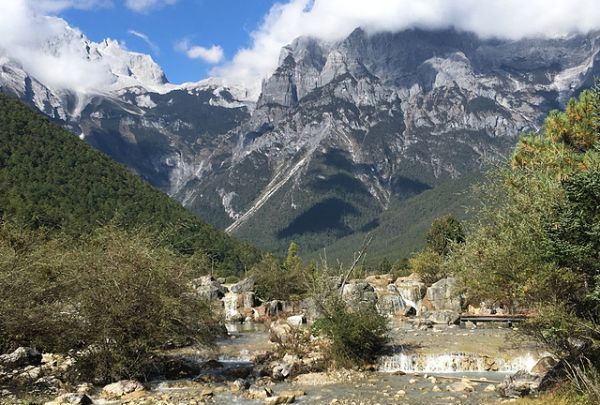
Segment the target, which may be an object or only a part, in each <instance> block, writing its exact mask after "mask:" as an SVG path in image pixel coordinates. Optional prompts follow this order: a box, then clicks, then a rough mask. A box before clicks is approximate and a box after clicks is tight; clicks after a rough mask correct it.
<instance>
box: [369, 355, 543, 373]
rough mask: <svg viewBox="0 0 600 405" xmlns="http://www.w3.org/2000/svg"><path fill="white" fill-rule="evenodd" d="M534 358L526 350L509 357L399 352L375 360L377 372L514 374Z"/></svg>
mask: <svg viewBox="0 0 600 405" xmlns="http://www.w3.org/2000/svg"><path fill="white" fill-rule="evenodd" d="M536 361H537V360H536V358H535V357H534V356H533V355H532V354H530V353H528V354H525V355H521V356H518V357H514V358H512V359H503V358H493V357H487V356H479V355H475V354H466V353H449V354H418V353H406V352H400V353H397V354H394V355H390V356H383V357H381V358H380V360H379V371H382V372H395V371H403V372H405V373H444V374H445V373H465V372H479V373H483V372H490V371H492V372H499V373H515V372H517V371H519V370H526V371H530V370H531V369H532V368H533V366H535V364H536Z"/></svg>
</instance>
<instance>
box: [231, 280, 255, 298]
mask: <svg viewBox="0 0 600 405" xmlns="http://www.w3.org/2000/svg"><path fill="white" fill-rule="evenodd" d="M229 291H231V292H234V293H237V294H240V293H247V292H253V291H254V279H252V278H245V279H243V280H240V281H239V282H238V283H236V284H234V285H232V286H231V287H229Z"/></svg>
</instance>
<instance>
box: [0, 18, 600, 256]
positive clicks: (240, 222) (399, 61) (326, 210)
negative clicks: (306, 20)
mask: <svg viewBox="0 0 600 405" xmlns="http://www.w3.org/2000/svg"><path fill="white" fill-rule="evenodd" d="M66 32H67V34H68V35H67V34H65V36H61V38H62V42H61V41H57V42H55V43H53V45H52V46H50V45H48V46H47V47H46V48H47V52H48V53H49V54H52V53H53V52H58V51H64V49H63V48H64V46H63V45H64V43H67V44H70V45H69V49H71V47H72V48H74V49H75V51H74V54H75V55H79V56H80V58H79V59H81V60H83V61H84V62H85V63H93V64H97V66H101V67H102V69H104V70H102V71H103V72H105V73H106V72H108V73H109V74H108V80H106V81H103V82H100V84H103V86H101V87H100V88H101V89H102V90H101V91H96V92H90V91H83V92H82V91H79V90H78V89H77V88H68V89H63V90H60V91H56V90H55V87H54V86H51V85H50V84H49V83H47V81H45V80H43V79H42V78H40V76H38V75H35V74H34V72H32V71H28V70H27V69H26V67H24V66H21V65H19V64H18V63H17V62H16V61H15V60H12V59H10V58H7V57H0V90H1V91H3V92H8V93H12V94H15V95H17V96H18V97H20V98H21V99H23V100H25V101H27V102H29V103H30V104H33V105H35V106H37V108H38V109H40V110H41V111H43V112H45V113H46V114H47V115H49V116H51V117H53V118H55V119H57V120H59V121H61V122H62V123H63V124H65V125H66V126H67V127H69V128H70V129H71V130H72V131H73V132H74V133H75V134H77V135H80V134H81V135H82V137H83V138H85V139H86V140H87V141H88V142H89V143H90V144H92V145H94V146H95V147H97V148H98V149H100V150H102V151H104V152H106V153H107V154H109V155H110V156H112V157H113V158H115V159H116V160H118V161H120V162H122V163H124V164H126V165H128V166H129V167H130V168H131V169H132V170H133V171H135V172H136V173H138V174H139V175H141V176H142V177H144V178H145V179H147V180H149V181H150V182H152V184H154V185H156V186H158V187H160V188H161V189H163V190H164V191H166V192H168V193H170V194H171V195H172V196H174V197H175V198H177V199H178V200H179V201H181V202H182V203H183V204H184V205H185V206H186V207H187V208H189V209H191V210H193V211H194V212H196V213H199V214H200V215H202V216H204V217H206V218H207V219H209V220H210V221H211V222H212V223H213V224H215V225H217V226H219V227H221V228H223V229H228V230H229V231H230V232H232V233H234V234H236V235H237V236H240V237H243V238H245V239H248V240H251V241H252V242H253V243H255V244H257V245H258V246H260V247H264V248H267V249H273V250H279V251H283V250H284V249H285V247H287V245H288V243H289V242H290V241H291V240H296V241H298V242H299V243H300V244H301V245H303V246H304V248H305V249H308V250H318V249H321V248H323V247H325V246H330V248H331V249H332V250H334V251H335V249H339V250H343V249H348V248H349V249H351V248H352V247H351V246H350V245H354V244H356V243H357V242H356V240H357V239H360V238H361V236H364V234H365V232H383V234H382V235H380V236H379V237H380V238H384V239H385V238H388V239H390V240H392V239H393V238H400V239H402V238H404V239H402V240H397V241H396V242H395V243H391V242H390V243H389V244H388V243H387V242H386V246H389V249H392V248H393V246H404V249H405V250H404V251H403V252H402V253H397V252H395V251H394V252H393V254H392V255H396V254H406V253H408V252H407V251H406V250H407V249H408V250H410V249H412V248H413V247H418V246H415V245H414V244H412V245H411V243H412V242H410V243H409V239H411V238H413V239H414V235H417V234H423V233H424V232H423V231H424V229H425V228H426V227H427V226H428V225H429V221H430V220H431V216H434V215H435V214H436V213H445V212H446V210H447V209H448V208H447V207H446V206H445V205H444V204H442V203H441V202H442V201H445V202H446V203H447V204H446V205H448V204H450V205H452V206H453V207H454V208H452V209H453V210H454V211H457V210H459V206H458V205H459V204H458V203H455V201H454V200H455V199H454V198H449V196H450V195H454V194H453V193H456V192H457V191H459V189H460V187H463V188H464V187H465V184H463V183H461V181H462V179H467V178H472V177H473V176H476V175H477V173H478V172H480V171H481V170H482V169H483V168H485V167H486V164H488V163H489V162H490V161H493V160H495V159H498V158H500V157H502V156H504V154H506V153H507V152H508V151H509V150H510V149H511V147H512V145H514V142H515V140H516V137H517V135H519V134H520V133H521V132H524V131H536V130H537V129H538V128H539V127H540V125H541V121H542V119H543V117H544V116H545V115H546V114H547V113H548V111H549V110H551V109H554V108H558V107H560V106H561V105H562V104H564V103H565V102H566V100H568V98H569V97H571V96H572V95H574V94H577V93H578V92H579V91H580V90H581V89H583V88H585V87H589V86H590V85H592V83H593V79H594V77H595V76H597V75H598V74H600V64H599V62H600V56H599V51H600V33H597V32H593V33H590V34H586V35H575V36H569V37H564V38H555V39H539V38H538V39H523V40H519V41H509V40H489V39H480V38H478V37H477V36H476V35H474V34H472V33H467V32H459V31H456V30H452V29H448V30H437V31H426V30H419V29H411V30H406V31H401V32H395V33H391V32H386V33H379V34H372V33H367V32H366V31H364V30H362V29H356V30H354V32H352V33H351V34H350V35H349V36H348V37H347V38H345V39H342V40H340V41H337V42H325V41H321V40H318V39H315V38H310V37H301V38H298V39H296V40H294V41H293V42H292V43H290V44H289V45H287V46H285V47H283V49H282V50H281V55H280V60H279V66H278V67H277V69H276V70H275V71H274V72H273V74H272V75H271V76H270V77H268V78H266V79H265V80H264V81H263V83H262V92H261V94H260V96H259V97H258V99H255V98H253V94H252V93H251V92H250V91H249V90H248V89H245V88H241V87H236V86H229V85H228V83H226V82H224V81H223V80H221V79H218V78H213V79H208V80H204V81H201V82H197V83H185V84H181V85H175V84H170V83H168V81H167V80H166V78H165V75H164V73H163V72H162V70H161V69H160V67H159V66H158V65H157V64H156V63H155V62H154V61H153V60H152V58H151V57H149V56H147V55H142V54H137V53H133V52H129V51H127V50H126V49H125V48H123V46H121V45H120V44H119V43H118V42H116V41H111V40H107V41H104V42H102V43H99V44H96V43H92V42H90V41H88V40H87V39H85V37H83V36H82V35H81V34H80V33H77V31H76V30H72V31H68V30H67V31H66ZM65 38H66V39H65ZM61 43H62V44H63V45H60V44H61ZM101 76H102V75H101ZM257 79H259V78H257ZM95 84H96V85H97V84H98V83H97V82H96V83H95ZM457 184H458V185H457ZM428 196H429V197H428ZM453 204H454V205H453ZM421 207H428V208H421ZM391 217H393V218H394V220H390V218H391ZM394 224H395V225H394ZM395 226H396V227H395ZM411 235H412V236H411ZM411 241H412V239H411ZM413 242H414V241H413ZM359 243H360V242H358V244H359ZM415 243H416V242H415ZM349 246H350V247H349ZM344 253H346V252H344ZM389 253H390V252H382V254H386V255H388V254H389Z"/></svg>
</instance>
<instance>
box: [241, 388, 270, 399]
mask: <svg viewBox="0 0 600 405" xmlns="http://www.w3.org/2000/svg"><path fill="white" fill-rule="evenodd" d="M244 396H245V397H246V398H248V399H262V400H265V399H267V398H269V397H272V396H273V391H272V390H271V389H270V388H267V387H258V386H256V385H251V386H250V387H249V388H248V390H247V391H246V392H245V393H244Z"/></svg>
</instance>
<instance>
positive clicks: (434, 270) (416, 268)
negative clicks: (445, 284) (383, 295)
mask: <svg viewBox="0 0 600 405" xmlns="http://www.w3.org/2000/svg"><path fill="white" fill-rule="evenodd" d="M408 265H409V268H410V270H411V271H412V272H413V273H416V274H418V275H419V277H420V278H421V280H422V281H423V282H424V283H425V284H433V283H435V282H436V281H438V280H440V279H442V278H444V277H445V276H446V268H445V263H444V257H443V256H441V255H440V254H438V253H436V252H434V251H433V250H429V249H425V250H423V251H421V252H418V253H415V254H414V255H413V256H412V257H411V258H410V259H408Z"/></svg>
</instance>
